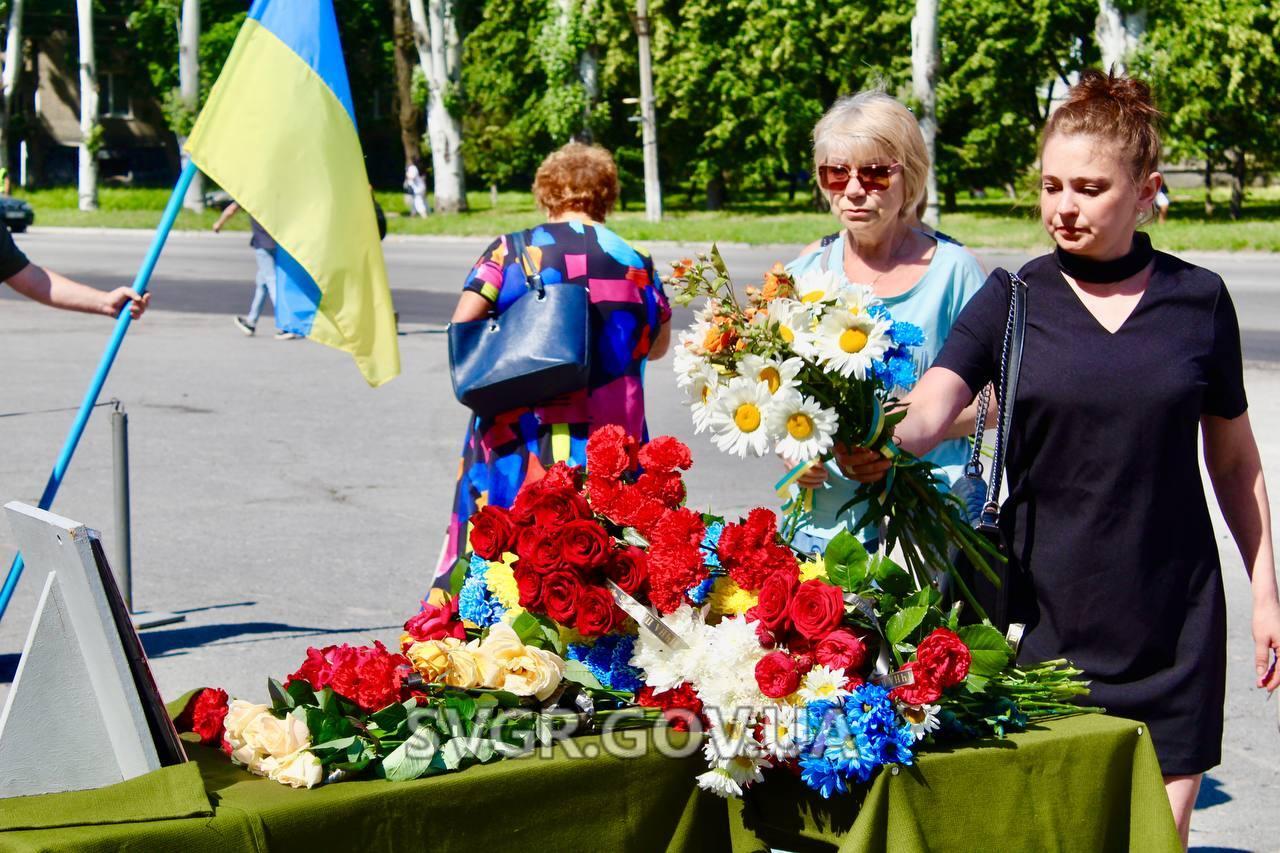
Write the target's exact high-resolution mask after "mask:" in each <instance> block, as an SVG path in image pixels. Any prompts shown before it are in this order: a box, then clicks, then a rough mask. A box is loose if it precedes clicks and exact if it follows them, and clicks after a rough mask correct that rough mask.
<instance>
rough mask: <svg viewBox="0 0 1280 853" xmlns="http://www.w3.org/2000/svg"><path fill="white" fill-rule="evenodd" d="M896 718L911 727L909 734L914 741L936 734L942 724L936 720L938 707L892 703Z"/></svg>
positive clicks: (939, 707) (939, 708)
mask: <svg viewBox="0 0 1280 853" xmlns="http://www.w3.org/2000/svg"><path fill="white" fill-rule="evenodd" d="M894 704H895V706H896V710H897V712H898V716H899V717H901V718H902V719H903V720H904V721H905V722H906V723H907V725H909V726H911V733H912V734H913V735H915V736H916V740H924V739H925V738H926V737H927V736H928V735H930V734H932V733H933V732H936V731H937V730H938V729H939V727H941V725H942V723H941V722H940V721H939V720H938V711H939V710H941V708H942V706H940V705H908V704H906V703H905V702H896V703H894Z"/></svg>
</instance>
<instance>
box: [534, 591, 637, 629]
mask: <svg viewBox="0 0 1280 853" xmlns="http://www.w3.org/2000/svg"><path fill="white" fill-rule="evenodd" d="M577 612H578V621H577V624H576V625H575V627H576V628H577V629H578V632H579V633H581V634H583V635H584V636H587V637H598V636H600V635H601V634H607V633H609V632H610V631H612V630H613V629H614V628H615V627H616V626H617V625H618V624H619V623H620V622H621V621H622V620H623V619H624V618H625V617H624V615H623V613H622V611H621V610H619V609H618V607H617V605H615V604H614V603H613V595H611V594H610V593H609V591H608V590H607V589H605V588H604V587H600V586H584V587H583V588H582V590H581V591H580V592H579V593H578V606H577ZM552 618H555V617H552ZM557 621H558V620H557Z"/></svg>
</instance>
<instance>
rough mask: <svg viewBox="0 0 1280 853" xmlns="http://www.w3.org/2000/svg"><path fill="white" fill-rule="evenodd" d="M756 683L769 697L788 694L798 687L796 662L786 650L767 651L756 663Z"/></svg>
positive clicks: (779, 697) (798, 675)
mask: <svg viewBox="0 0 1280 853" xmlns="http://www.w3.org/2000/svg"><path fill="white" fill-rule="evenodd" d="M756 684H757V685H759V686H760V692H761V693H763V694H764V695H766V696H768V697H769V698H770V699H781V698H782V697H783V696H790V695H791V694H792V693H795V692H796V690H797V689H798V688H799V687H800V672H799V670H797V669H796V662H795V661H793V660H792V659H791V655H789V654H787V653H786V652H769V654H767V655H765V656H764V657H762V658H761V659H760V661H759V663H757V664H756Z"/></svg>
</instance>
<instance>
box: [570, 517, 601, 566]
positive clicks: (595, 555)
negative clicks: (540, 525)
mask: <svg viewBox="0 0 1280 853" xmlns="http://www.w3.org/2000/svg"><path fill="white" fill-rule="evenodd" d="M612 544H613V539H611V538H610V536H609V534H607V533H605V532H604V528H603V527H601V526H600V525H599V523H598V522H595V521H588V520H586V519H580V520H578V521H571V522H569V523H568V524H566V525H565V526H564V527H562V528H561V529H560V557H561V559H562V560H563V561H564V563H565V565H568V566H572V567H573V568H575V569H579V570H581V571H584V572H585V571H588V570H591V569H596V568H601V569H602V568H604V564H605V562H606V561H607V560H608V558H609V547H610V546H611V545H612Z"/></svg>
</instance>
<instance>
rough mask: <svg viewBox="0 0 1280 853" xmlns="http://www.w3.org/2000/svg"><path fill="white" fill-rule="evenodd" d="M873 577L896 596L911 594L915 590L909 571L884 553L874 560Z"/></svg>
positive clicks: (885, 589)
mask: <svg viewBox="0 0 1280 853" xmlns="http://www.w3.org/2000/svg"><path fill="white" fill-rule="evenodd" d="M872 562H873V566H872V572H871V574H872V577H874V578H875V581H876V583H877V584H878V585H879V586H880V588H881V589H883V590H884V591H885V592H889V593H892V594H894V595H896V596H907V595H911V593H913V592H914V591H915V583H913V582H912V580H911V575H909V574H907V571H906V570H905V569H903V568H902V567H901V566H899V565H898V564H897V563H895V562H894V561H893V560H890V559H889V558H888V557H887V556H884V555H883V554H882V555H880V556H879V557H877V558H876V559H875V560H873V561H872Z"/></svg>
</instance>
